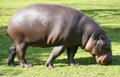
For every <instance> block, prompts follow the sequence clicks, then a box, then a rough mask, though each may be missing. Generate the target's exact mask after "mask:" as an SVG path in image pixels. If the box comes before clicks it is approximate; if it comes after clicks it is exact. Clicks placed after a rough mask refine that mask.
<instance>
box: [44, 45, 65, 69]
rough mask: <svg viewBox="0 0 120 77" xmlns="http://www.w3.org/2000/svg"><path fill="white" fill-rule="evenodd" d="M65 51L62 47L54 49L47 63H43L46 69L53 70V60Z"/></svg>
mask: <svg viewBox="0 0 120 77" xmlns="http://www.w3.org/2000/svg"><path fill="white" fill-rule="evenodd" d="M64 50H65V47H64V46H57V47H54V48H53V50H52V52H51V54H50V56H49V58H48V60H47V62H46V63H45V65H46V66H47V67H50V68H53V67H54V66H53V62H54V60H55V59H56V58H57V57H58V56H59V55H60V54H61V53H63V52H64Z"/></svg>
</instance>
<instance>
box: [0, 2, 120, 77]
mask: <svg viewBox="0 0 120 77" xmlns="http://www.w3.org/2000/svg"><path fill="white" fill-rule="evenodd" d="M38 2H39V3H55V4H63V5H67V6H71V7H74V8H76V9H78V10H82V11H83V12H84V13H85V14H86V15H88V16H90V17H91V18H93V19H94V20H95V21H96V22H98V23H99V24H100V25H101V26H102V27H103V28H104V30H105V31H106V33H107V35H108V37H109V39H110V40H111V42H112V51H113V62H112V64H111V65H109V66H103V65H99V64H96V62H95V60H94V58H93V57H92V56H91V55H90V54H89V53H87V52H85V51H84V50H81V49H79V50H78V52H77V54H76V56H75V60H76V61H78V62H80V64H81V65H80V66H75V67H70V66H68V64H67V58H66V52H64V53H63V54H62V55H61V56H59V57H58V58H57V59H56V61H55V63H54V65H55V68H54V69H49V68H47V67H45V65H44V64H45V61H46V60H47V58H48V56H49V54H50V52H51V50H52V48H38V47H34V48H33V47H29V48H28V50H27V54H26V58H27V60H28V62H29V63H31V64H33V67H30V68H21V67H20V66H19V62H18V60H17V59H15V63H16V66H14V67H10V66H8V65H7V64H6V62H7V57H8V48H9V46H10V45H11V40H10V39H9V38H8V37H7V36H6V27H7V24H8V22H9V19H10V17H11V15H12V14H13V13H14V12H15V11H17V10H18V9H19V8H21V7H23V6H26V5H29V4H32V3H38ZM22 76H23V77H120V1H119V0H0V77H22Z"/></svg>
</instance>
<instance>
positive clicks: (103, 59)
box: [96, 53, 112, 65]
mask: <svg viewBox="0 0 120 77" xmlns="http://www.w3.org/2000/svg"><path fill="white" fill-rule="evenodd" d="M96 61H97V63H98V64H102V65H109V64H111V62H112V54H111V53H106V54H105V55H101V56H99V57H98V56H96Z"/></svg>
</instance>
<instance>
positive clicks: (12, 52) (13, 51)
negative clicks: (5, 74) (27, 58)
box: [8, 43, 16, 66]
mask: <svg viewBox="0 0 120 77" xmlns="http://www.w3.org/2000/svg"><path fill="white" fill-rule="evenodd" d="M15 56H16V47H15V45H14V43H13V44H12V45H11V47H10V48H9V57H8V65H10V66H13V65H14V58H15Z"/></svg>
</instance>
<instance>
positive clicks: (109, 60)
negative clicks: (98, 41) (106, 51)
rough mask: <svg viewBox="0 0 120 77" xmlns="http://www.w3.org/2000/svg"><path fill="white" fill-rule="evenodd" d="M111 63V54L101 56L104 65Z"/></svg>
mask: <svg viewBox="0 0 120 77" xmlns="http://www.w3.org/2000/svg"><path fill="white" fill-rule="evenodd" d="M111 63H112V57H111V56H108V55H107V56H105V57H103V64H104V65H109V64H111Z"/></svg>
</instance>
